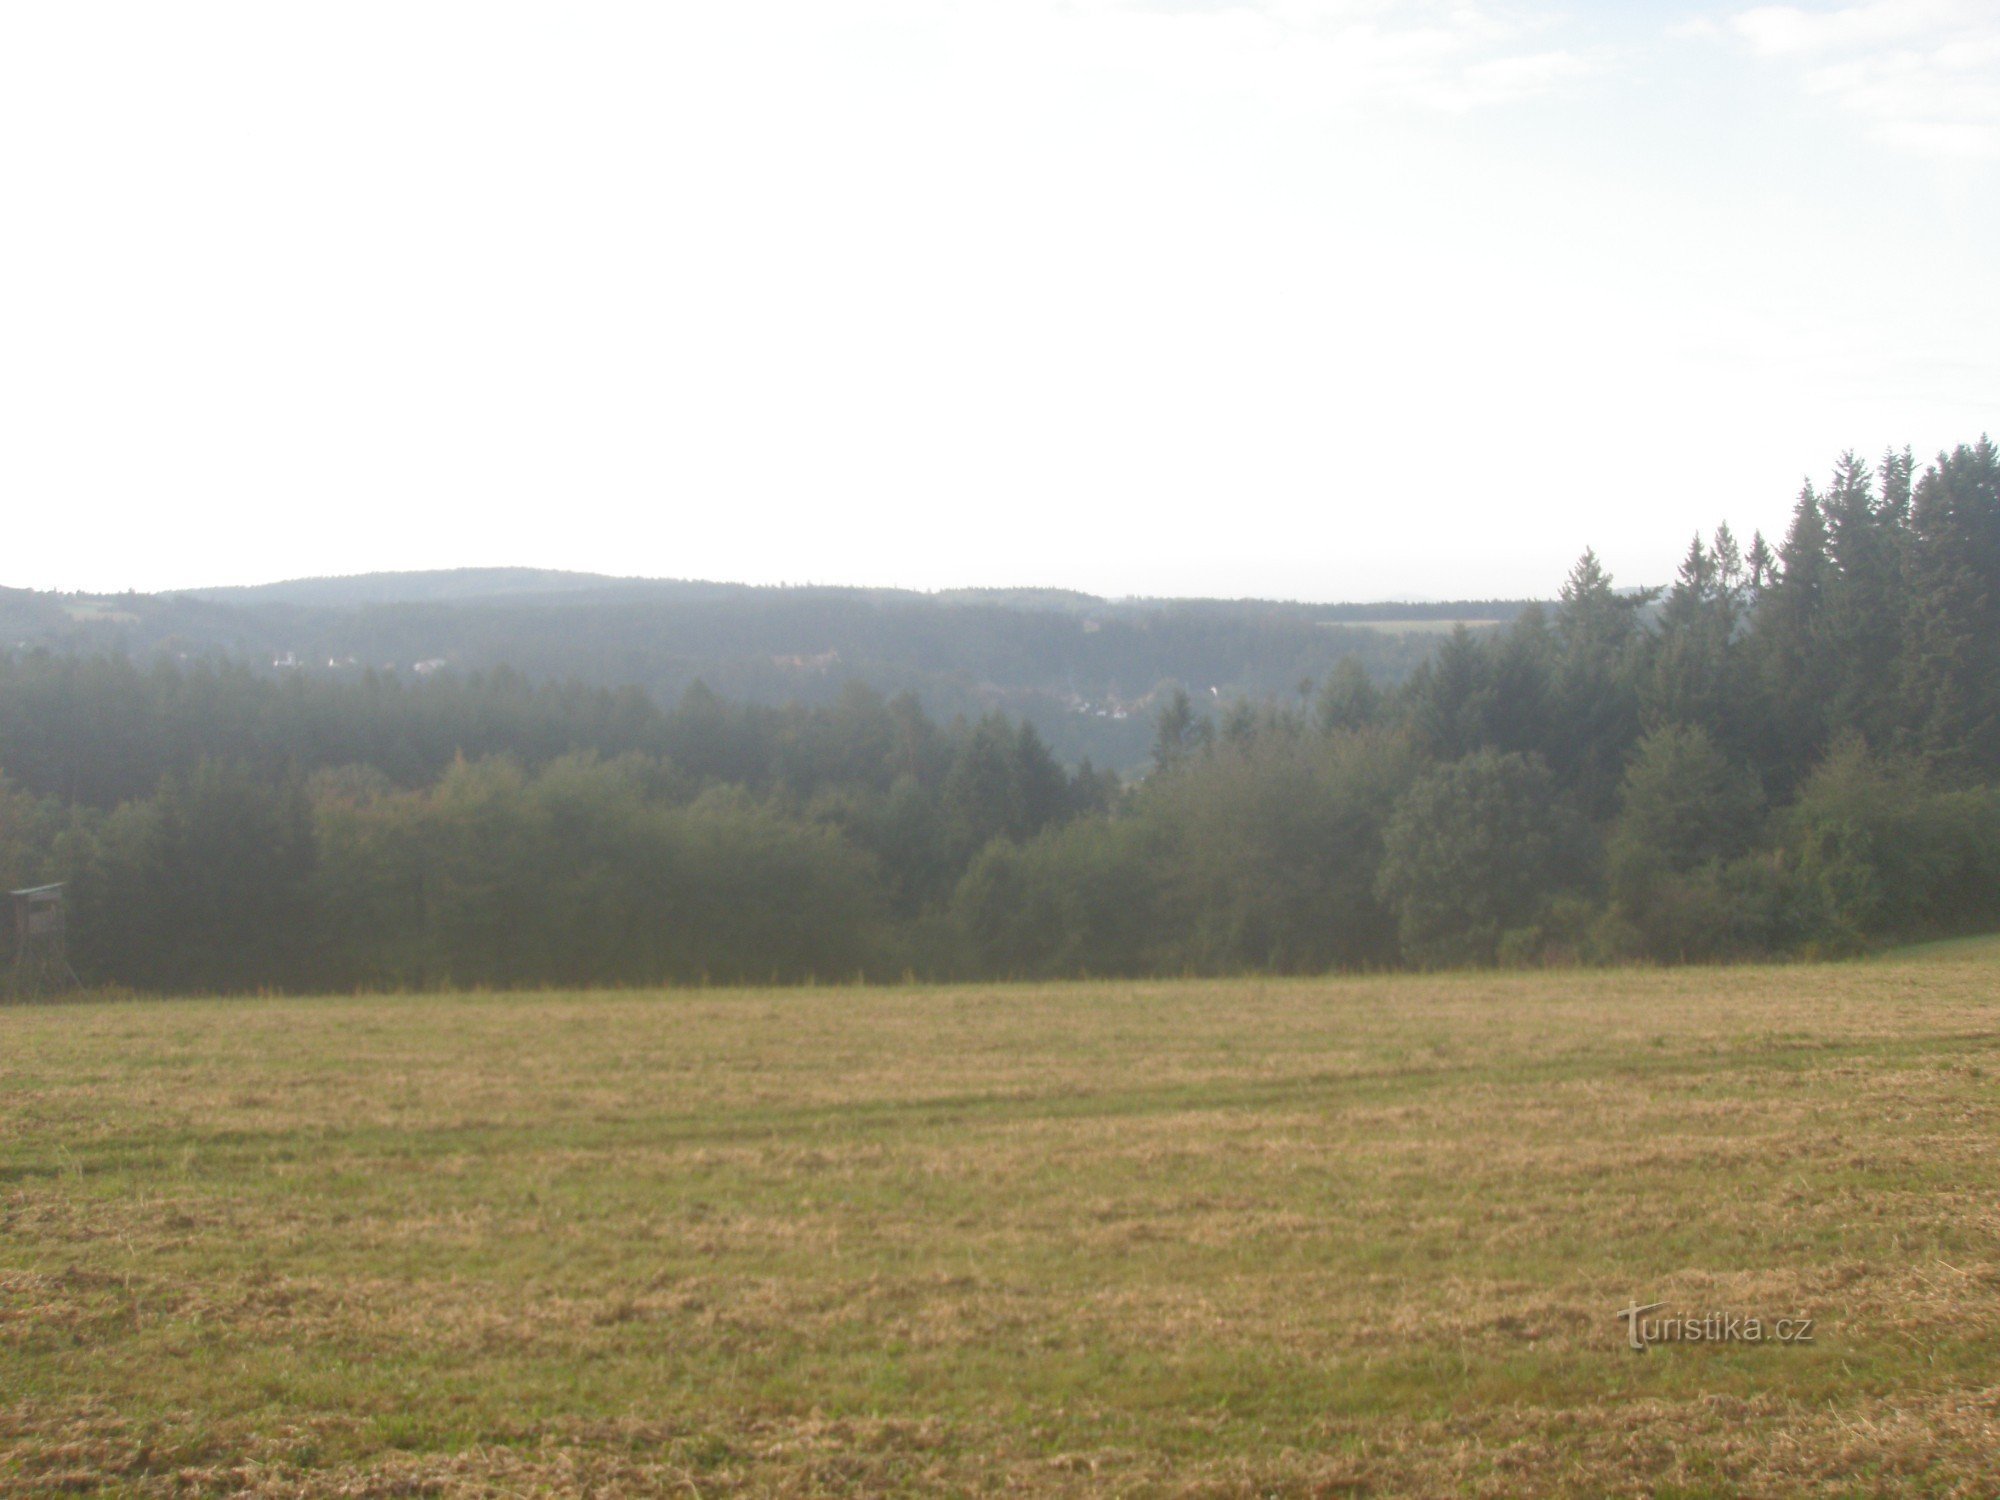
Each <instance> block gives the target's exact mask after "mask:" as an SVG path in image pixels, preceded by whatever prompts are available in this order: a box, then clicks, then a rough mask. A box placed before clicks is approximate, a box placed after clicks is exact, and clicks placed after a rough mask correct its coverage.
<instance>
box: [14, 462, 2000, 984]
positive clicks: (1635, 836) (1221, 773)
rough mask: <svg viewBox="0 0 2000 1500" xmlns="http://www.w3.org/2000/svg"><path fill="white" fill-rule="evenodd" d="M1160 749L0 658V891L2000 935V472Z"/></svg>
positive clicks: (1374, 939)
mask: <svg viewBox="0 0 2000 1500" xmlns="http://www.w3.org/2000/svg"><path fill="white" fill-rule="evenodd" d="M1149 730H1150V733H1151V735H1152V739H1153V744H1152V755H1151V764H1150V768H1149V770H1148V771H1147V772H1146V774H1144V775H1143V776H1140V777H1134V778H1129V779H1124V780H1121V778H1120V777H1118V776H1116V775H1113V774H1110V773H1108V772H1105V771H1101V770H1096V769H1093V768H1092V767H1091V766H1090V765H1089V764H1088V763H1087V762H1085V763H1083V764H1081V765H1078V766H1076V767H1074V768H1070V767H1066V766H1065V764H1064V763H1063V761H1062V760H1061V759H1060V758H1059V757H1058V755H1057V754H1056V753H1054V752H1053V751H1052V749H1051V747H1050V745H1049V743H1048V742H1047V740H1046V739H1045V737H1044V736H1043V735H1042V734H1041V733H1039V732H1038V731H1037V729H1036V728H1035V726H1034V725H1032V724H1030V723H1026V722H1023V721H1022V720H1020V719H1017V718H1013V717H1009V716H1007V715H1005V714H1001V713H983V714H977V715H971V714H968V715H960V716H956V717H953V718H951V719H949V720H948V721H945V722H940V721H939V720H938V719H937V718H934V717H932V716H931V715H930V714H928V713H927V712H926V711H925V709H924V707H923V706H922V705H921V704H920V703H919V702H918V700H917V699H916V698H915V697H914V696H912V695H909V694H902V695H898V696H894V697H890V696H886V695H884V694H883V693H881V692H879V691H877V690H876V689H874V688H871V687H869V686H867V685H866V684H861V683H849V684H847V685H846V686H845V687H844V688H842V689H841V690H840V691H839V692H838V693H837V694H836V695H835V696H834V697H833V698H832V700H831V701H828V702H819V703H791V704H782V705H772V704H758V703H746V702H741V701H734V700H732V699H729V698H726V697H724V696H721V695H718V694H717V693H715V692H712V691H710V690H709V689H708V688H707V687H705V686H702V685H700V684H696V685H694V686H691V687H689V688H687V689H686V690H685V691H683V692H682V693H680V694H679V696H678V698H677V700H676V701H675V702H674V703H673V705H672V706H671V707H665V706H663V705H662V703H661V702H660V701H659V700H658V699H657V698H656V697H655V696H652V695H649V694H648V693H646V692H643V691H640V690H638V689H637V688H633V687H626V688H612V687H606V686H593V685H588V684H581V683H571V684H567V685H560V684H552V683H548V682H545V681H537V680H535V679H533V678H531V677H529V676H525V675H522V674H521V673H519V672H515V671H510V670H504V669H496V670H492V671H487V672H479V673H463V674H450V675H443V676H439V677H436V678H434V679H430V680H423V681H414V682H413V681H408V680H404V679H400V678H396V677H392V676H389V675H383V674H374V673H366V672H363V673H360V674H357V675H352V676H347V675H306V674H293V675H290V676H285V677H273V676H271V675H269V674H260V673H257V672H253V671H251V670H249V669H247V668H245V667H241V666H231V665H228V664H226V663H218V662H214V661H193V662H179V661H173V660H168V659H161V660H156V661H154V662H151V663H143V662H138V661H134V660H132V659H131V658H130V657H129V656H126V655H111V654H89V653H76V652H63V651H52V650H48V649H46V648H39V647H29V648H27V649H21V650H16V651H14V652H12V653H10V654H5V655H0V881H4V883H5V884H6V885H7V886H10V887H11V886H19V885H26V884H30V883H37V882H42V881H49V880H65V881H68V882H70V890H71V893H72V901H71V908H72V942H71V948H72V957H73V959H74V961H75V963H76V966H77V968H78V969H79V970H80V971H81V972H82V973H83V975H84V976H85V978H86V979H88V980H90V981H92V982H98V983H115V984H124V985H129V986H133V987H135V988H140V989H147V990H165V991H186V990H222V991H243V990H252V989H258V988H265V987H271V988H286V989H319V988H339V989H347V988H352V987H357V986H365V987H375V986H380V987H396V986H428V985H445V984H458V985H466V984H487V985H495V986H502V985H537V984H580V983H586V982H588V983H631V984H644V983H656V982H661V981H669V982H676V983H698V982H704V981H714V982H722V981H730V980H767V979H775V980H781V981H799V980H807V979H819V980H822V981H828V980H845V979H851V978H853V977H855V976H858V975H865V976H867V977H870V978H883V977H894V976H898V975H902V974H905V973H916V974H921V975H925V976H937V977H953V976H959V977H974V976H1014V975H1018V976H1029V975H1068V974H1080V973H1089V974H1119V975H1127V974H1129V975H1140V974H1157V973H1183V972H1197V973H1216V972H1236V971H1248V970H1259V971H1263V970H1268V971H1286V972H1317V971H1322V970H1327V969H1332V968H1363V967H1381V966H1391V965H1419V966H1430V965H1451V964H1479V963H1492V962H1503V963H1522V964H1526V963H1548V962H1572V961H1620V960H1654V961H1667V962H1673V961H1690V960H1709V959H1719V958H1728V957H1733V956H1740V955H1751V954H1768V953H1779V954H1782V953H1845V952H1853V951H1857V950H1861V949H1863V948H1866V947H1867V946H1869V945H1870V944H1873V943H1878V942H1882V941H1887V940H1891V939H1900V938H1907V937H1912V936H1920V935H1927V934H1946V933H1951V932H1956V931H1969V930H1974V929H1978V928H1981V927H1985V926H1991V925H1994V924H1995V923H2000V451H1996V449H1995V448H1994V446H1993V445H1992V444H1991V443H1990V442H1988V441H1986V440H1983V439H1982V440H1981V441H1980V442H1979V443H1978V444H1977V445H1974V446H1969V447H1961V448H1959V449H1957V450H1956V451H1954V452H1952V453H1949V454H1944V455H1940V457H1939V458H1938V460H1937V461H1936V462H1935V463H1934V464H1933V465H1931V466H1930V467H1928V468H1927V469H1925V470H1924V471H1923V472H1922V473H1921V475H1920V474H1919V473H1918V472H1917V468H1916V465H1915V463H1914V462H1913V461H1912V458H1911V456H1910V455H1909V454H1908V453H1907V452H1904V453H1901V454H1891V455H1889V456H1887V457H1886V458H1884V459H1883V460H1882V461H1881V463H1880V464H1879V465H1876V466H1872V467H1871V466H1870V465H1868V464H1865V463H1863V462H1861V461H1859V460H1857V459H1855V458H1854V457H1853V456H1851V455H1850V456H1847V457H1844V458H1842V459H1841V460H1840V462H1839V464H1838V465H1837V466H1836V468H1835V471H1834V473H1833V475H1832V478H1831V480H1830V481H1829V482H1828V483H1827V484H1826V485H1825V486H1824V487H1823V488H1818V489H1815V488H1812V487H1808V488H1807V489H1806V491H1805V492H1804V493H1803V494H1802V495H1801V496H1800V497H1799V501H1798V504H1797V506H1796V509H1795V511H1794V514H1793V517H1792V521H1791V524H1790V527H1789V530H1788V532H1787V534H1786V535H1785V536H1784V537H1783V538H1782V540H1781V541H1780V542H1779V544H1778V545H1777V546H1776V547H1775V548H1773V547H1771V546H1770V545H1768V544H1767V543H1766V541H1765V540H1764V539H1763V538H1762V537H1761V536H1758V537H1752V538H1751V539H1750V540H1749V542H1748V543H1747V545H1746V544H1741V543H1739V541H1738V539H1737V538H1736V537H1734V536H1733V535H1732V534H1731V533H1730V531H1729V529H1728V528H1727V527H1726V526H1725V527H1722V528H1721V529H1719V530H1718V531H1716V533H1715V534H1714V535H1713V537H1711V538H1697V539H1696V540H1694V541H1693V542H1692V543H1691V544H1690V546H1689V548H1688V550H1687V554H1686V558H1685V560H1684V562H1683V563H1682V564H1681V567H1680V570H1679V575H1678V577H1677V578H1676V580H1675V581H1674V583H1673V584H1672V586H1671V587H1669V588H1666V589H1664V590H1659V591H1639V592H1633V591H1621V590H1619V589H1618V588H1616V587H1614V584H1613V580H1612V579H1611V578H1610V577H1608V576H1607V575H1606V574H1605V572H1604V570H1603V569H1602V568H1601V567H1600V566H1599V564H1598V562H1597V559H1596V558H1595V557H1594V556H1593V555H1591V554H1590V553H1587V552H1586V553H1585V554H1584V556H1583V557H1582V559H1581V560H1580V561H1579V562H1578V563H1577V565H1576V567H1575V569H1574V570H1573V571H1572V572H1571V574H1570V576H1569V578H1568V580H1567V582H1566V583H1565V584H1564V585H1563V588H1562V590H1561V595H1560V598H1559V600H1558V601H1556V602H1555V603H1554V604H1553V605H1552V606H1551V607H1550V608H1548V609H1541V608H1529V609H1527V610H1525V611H1522V612H1520V613H1519V615H1518V617H1517V618H1516V619H1515V620H1514V622H1513V623H1512V624H1511V625H1509V626H1508V627H1507V628H1505V629H1504V630H1497V631H1489V632H1483V633H1478V634H1475V633H1474V632H1472V631H1469V630H1467V629H1465V628H1463V627H1460V628H1458V629H1457V630H1455V631H1454V632H1452V633H1451V634H1450V635H1449V636H1446V637H1444V638H1442V639H1441V641H1440V642H1439V644H1438V646H1437V648H1436V650H1435V651H1434V653H1433V654H1432V655H1431V656H1430V657H1429V658H1428V659H1427V660H1426V661H1424V663H1423V664H1422V665H1421V666H1420V667H1418V668H1417V670H1415V671H1414V672H1413V673H1411V674H1409V675H1408V676H1407V677H1406V678H1404V679H1403V680H1402V681H1400V682H1385V681H1383V680H1380V679H1379V677H1378V676H1377V675H1371V674H1370V673H1369V672H1368V671H1367V670H1366V669H1365V667H1364V665H1363V664H1362V662H1360V661H1359V660H1357V659H1355V658H1353V657H1348V658H1345V659H1343V660H1341V661H1340V662H1338V663H1337V664H1335V665H1334V666H1333V667H1332V668H1331V669H1329V670H1327V671H1326V672H1324V673H1323V674H1322V675H1321V676H1320V677H1319V678H1318V679H1317V680H1315V681H1312V682H1310V683H1304V684H1299V685H1297V686H1295V687H1293V688H1292V689H1290V690H1288V691H1285V692H1282V693H1278V692H1273V693H1268V694H1266V695H1264V696H1263V697H1261V698H1260V697H1253V696H1250V695H1247V694H1245V695H1241V696H1237V697H1234V698H1232V699H1230V700H1228V701H1226V702H1216V701H1214V700H1212V699H1211V698H1210V697H1209V696H1208V695H1207V694H1206V693H1205V692H1204V693H1197V694H1192V695H1191V694H1189V693H1188V692H1187V691H1185V690H1184V689H1183V690H1174V691H1169V692H1166V693H1164V694H1162V695H1161V697H1160V699H1159V706H1158V712H1157V713H1156V714H1155V715H1153V716H1152V718H1151V720H1150V722H1149Z"/></svg>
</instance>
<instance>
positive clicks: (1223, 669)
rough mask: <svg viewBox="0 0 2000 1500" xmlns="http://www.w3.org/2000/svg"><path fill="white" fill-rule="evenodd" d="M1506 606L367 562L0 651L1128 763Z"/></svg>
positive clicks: (1399, 657) (39, 610) (1508, 613)
mask: <svg viewBox="0 0 2000 1500" xmlns="http://www.w3.org/2000/svg"><path fill="white" fill-rule="evenodd" d="M1525 607H1526V601H1522V600H1475V601H1462V602H1458V603H1452V604H1343V605H1307V604H1293V603H1277V602H1269V601H1260V600H1110V599H1102V598H1098V597H1096V596H1093V595H1089V594H1081V593H1073V592H1069V591H1064V590H1055V589H1025V588H1024V589H960V590H952V591H948V592H943V593H937V594H925V593H917V592H913V591H909V590H899V589H845V588H821V587H790V588H757V587H750V586H747V585H740V584H724V583H705V582H697V581H683V580H672V579H637V578H622V579H621V578H610V577H604V576H601V575H597V574H589V573H562V572H553V571H549V570H543V569H533V568H481V569H460V570H452V571H444V572H428V573H375V574H365V575H361V576H358V577H352V578H315V579H299V580H294V581H292V582H287V583H275V584H266V585H260V586H257V587H250V588H214V589H197V590H192V591H188V592H184V593H176V594H159V595H144V594H121V595H115V596H78V595H57V594H46V593H33V592H27V591H19V590H0V649H11V650H14V651H16V652H19V651H26V650H33V649H36V648H38V647H39V648H47V649H51V650H55V651H58V652H65V653H80V654H111V655H125V656H129V657H132V658H134V659H138V660H148V659H152V658H154V657H158V656H162V655H164V656H166V657H168V658H170V659H174V660H182V661H185V660H200V659H212V658H218V657H224V658H229V659H231V660H234V661H236V662H238V663H243V664H248V665H250V666H252V667H253V668H254V669H255V670H258V671H260V672H276V673H286V674H298V675H301V676H320V677H332V678H345V679H351V680H359V679H360V678H362V677H363V676H364V675H366V674H368V673H370V672H374V673H377V674H380V673H383V672H389V673H394V674H397V675H399V676H406V677H407V676H424V677H430V676H437V675H469V674H474V673H491V672H493V671H495V670H498V669H501V668H507V669H509V670H512V671H515V672H519V673H521V674H523V675H525V676H526V677H527V678H529V679H530V680H531V681H549V682H570V683H578V684H583V685H586V686H592V687H637V688H639V689H641V690H643V691H644V692H646V693H647V694H649V695H650V696H651V697H653V698H654V699H655V700H656V701H658V702H659V703H661V704H662V705H667V706H670V705H672V704H673V703H675V702H677V701H678V700H679V699H680V697H681V695H682V694H683V693H684V692H686V690H687V689H688V688H689V687H690V686H692V685H693V684H694V683H696V682H697V681H699V682H701V683H703V684H705V685H706V686H707V687H709V688H711V689H713V690H714V691H716V692H718V693H720V694H722V695H723V696H725V697H727V698H731V699H736V700H740V701H743V702H747V703H753V704H780V703H788V702H799V703H806V704H814V703H822V704H823V703H831V702H832V701H833V700H834V699H835V698H836V697H837V696H838V694H839V692H840V690H841V688H842V687H843V686H844V685H846V684H848V683H850V682H860V683H863V684H866V685H867V686H869V687H872V688H874V689H876V690H878V691H880V692H882V693H884V694H887V695H891V696H893V695H896V694H900V693H905V692H908V693H913V694H915V695H916V697H917V698H918V700H919V701H920V702H921V703H922V705H923V707H924V708H925V710H926V711H927V712H928V713H929V714H930V715H932V716H933V717H934V718H937V719H939V720H941V721H948V720H950V719H952V718H955V717H957V716H959V715H961V714H963V715H966V716H968V717H977V716H978V715H980V714H983V713H988V712H992V711H995V710H998V711H1002V712H1005V713H1008V714H1011V715H1013V716H1015V717H1018V718H1024V719H1027V720H1028V721H1030V722H1031V723H1033V724H1034V725H1035V726H1036V728H1037V729H1038V730H1039V731H1040V733H1041V734H1042V736H1043V737H1044V738H1045V739H1046V740H1047V742H1048V743H1049V744H1050V746H1051V747H1052V748H1053V749H1054V751H1055V753H1056V754H1057V755H1058V756H1059V757H1060V758H1061V759H1063V760H1066V761H1068V762H1070V763H1072V764H1075V763H1078V762H1081V761H1082V760H1084V759H1085V758H1089V759H1092V760H1094V761H1096V762H1097V763H1098V764H1099V765H1108V766H1114V767H1121V768H1130V767H1134V766H1136V765H1138V764H1140V763H1141V762H1142V761H1143V760H1144V758H1145V756H1146V754H1147V750H1148V747H1149V745H1150V743H1151V738H1152V732H1153V731H1152V717H1153V714H1154V711H1155V710H1156V708H1157V706H1158V703H1159V701H1160V694H1161V690H1162V689H1163V688H1166V687H1171V686H1174V685H1185V686H1186V687H1187V688H1189V689H1190V690H1191V691H1192V692H1193V693H1194V694H1195V695H1196V696H1197V697H1199V698H1206V699H1208V700H1210V701H1227V700H1229V699H1232V698H1237V697H1247V698H1251V699H1257V700H1267V699H1273V698H1288V697H1291V696H1292V695H1294V694H1296V693H1297V692H1298V691H1299V690H1300V687H1301V684H1304V683H1308V682H1318V681H1323V680H1324V679H1325V678H1326V677H1327V676H1328V674H1329V673H1330V672H1331V671H1332V669H1333V668H1334V667H1335V665H1337V664H1338V663H1339V662H1340V661H1342V660H1343V659H1346V658H1350V657H1351V658H1354V659H1356V660H1357V661H1358V662H1359V664H1360V665H1361V666H1362V667H1363V668H1364V669H1365V670H1366V671H1367V672H1368V673H1369V675H1370V676H1372V677H1373V678H1375V679H1376V680H1377V681H1379V682H1382V683H1384V684H1394V683H1397V682H1400V681H1402V680H1403V679H1405V678H1406V677H1407V676H1408V675H1409V674H1410V672H1411V671H1413V670H1414V669H1415V668H1416V666H1417V665H1418V664H1419V663H1420V662H1422V661H1423V660H1424V659H1425V658H1426V657H1427V656H1428V655H1429V654H1430V652H1431V649H1432V647H1433V646H1434V644H1435V642H1436V641H1437V639H1438V638H1439V635H1440V633H1441V632H1442V630H1443V629H1445V628H1447V627H1448V626H1449V624H1450V623H1451V622H1453V621H1460V620H1463V621H1467V622H1470V623H1472V624H1474V625H1475V626H1479V625H1488V624H1491V625H1499V624H1505V623H1508V622H1511V621H1512V620H1514V619H1515V618H1517V617H1518V616H1519V615H1520V614H1521V612H1522V610H1523V609H1524V608H1525Z"/></svg>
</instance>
